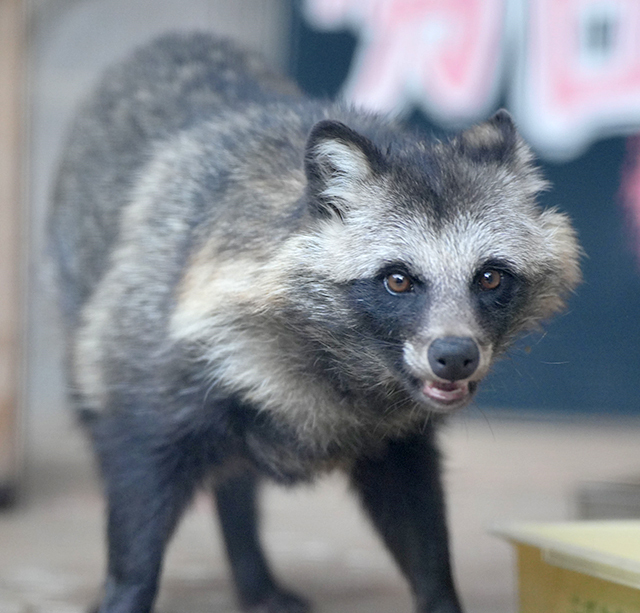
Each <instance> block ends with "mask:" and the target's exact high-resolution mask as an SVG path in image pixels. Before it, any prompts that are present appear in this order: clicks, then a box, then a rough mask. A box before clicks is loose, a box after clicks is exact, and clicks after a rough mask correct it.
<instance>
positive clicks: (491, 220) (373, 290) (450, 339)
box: [288, 111, 580, 412]
mask: <svg viewBox="0 0 640 613" xmlns="http://www.w3.org/2000/svg"><path fill="white" fill-rule="evenodd" d="M305 174H306V180H307V188H306V196H305V197H306V205H307V207H308V211H309V214H310V219H311V221H310V223H309V229H308V230H307V231H305V232H304V233H303V236H302V237H301V238H300V239H299V240H298V242H297V247H296V249H295V250H294V252H295V253H294V254H292V253H291V252H289V254H288V257H289V258H291V256H292V255H293V256H294V258H293V259H294V260H295V262H296V267H297V272H296V281H295V282H294V281H292V284H291V287H290V288H289V292H290V293H291V292H292V294H291V295H295V298H294V301H295V302H296V304H297V305H298V307H300V308H298V309H297V310H296V309H295V308H294V309H293V310H294V311H295V312H296V313H297V316H296V315H295V314H294V315H292V321H296V317H297V319H298V320H299V322H300V324H299V326H298V327H299V330H300V331H301V333H302V334H303V335H304V334H309V335H311V336H314V335H315V336H316V337H317V339H316V340H317V341H318V343H319V344H321V345H322V347H323V351H324V352H325V353H326V355H327V356H328V357H327V364H328V368H331V364H332V361H333V360H336V361H340V364H341V367H340V368H341V369H343V371H344V369H345V367H346V368H347V375H345V376H346V377H347V378H350V379H351V382H353V381H357V382H359V384H361V385H365V386H366V385H373V386H375V385H384V384H387V385H391V386H393V385H396V384H399V385H400V386H401V387H402V388H404V389H405V390H407V391H408V392H409V393H410V394H411V396H412V397H413V398H414V399H417V400H418V401H419V402H421V403H423V404H425V405H426V406H427V407H428V408H429V409H431V410H433V411H440V412H444V411H448V410H451V409H453V408H458V407H460V406H462V405H464V404H466V403H467V402H468V401H469V400H470V398H471V397H472V395H473V393H474V391H475V389H476V387H477V384H478V382H479V381H480V380H481V379H482V378H483V377H484V376H485V375H486V374H487V372H488V370H489V369H490V366H491V364H492V363H493V361H494V360H495V358H496V357H497V356H498V355H499V354H501V353H502V352H503V351H504V350H505V349H506V348H507V346H508V345H509V343H510V342H511V341H512V340H513V338H514V337H515V336H516V335H517V334H518V333H520V332H522V331H524V330H527V329H529V328H531V327H534V326H536V325H537V324H538V323H539V322H540V321H542V320H544V319H546V318H548V317H549V316H551V315H552V314H554V313H555V312H557V311H558V310H560V309H561V308H562V307H563V304H564V300H565V298H566V296H567V294H568V293H570V292H571V290H573V289H574V287H575V286H576V285H577V283H578V282H579V280H580V271H579V256H580V249H579V246H578V243H577V240H576V236H575V232H574V230H573V229H572V227H571V225H570V222H569V220H568V219H567V217H566V216H565V215H563V214H562V213H560V212H558V211H556V210H542V209H541V208H540V207H539V206H538V205H537V203H536V195H537V194H538V193H539V192H540V191H541V190H543V189H545V187H546V183H545V181H544V180H543V179H542V177H541V175H540V171H539V169H538V168H537V167H536V166H535V165H534V163H533V156H532V154H531V152H530V150H529V148H528V147H527V145H526V144H525V143H524V141H523V140H522V139H521V137H520V136H519V135H518V133H517V130H516V128H515V126H514V124H513V122H512V120H511V118H510V116H509V115H508V113H506V112H505V111H499V112H498V113H497V114H496V115H494V116H493V117H492V118H491V119H489V120H488V121H486V122H485V123H482V124H479V125H477V126H475V127H473V128H470V129H469V130H466V131H464V132H462V133H461V134H459V135H458V136H456V137H454V138H452V139H451V140H449V141H446V142H435V143H431V142H425V141H424V140H421V139H419V138H414V137H406V138H403V140H401V141H400V142H397V141H395V142H394V141H392V140H391V139H389V140H388V141H385V139H384V136H382V137H381V136H379V135H377V136H376V139H375V141H374V140H373V139H370V138H367V137H366V136H364V135H363V134H361V133H359V132H356V131H354V130H353V129H351V128H349V127H347V126H346V125H344V124H343V123H340V122H337V121H332V120H326V121H321V122H319V123H318V124H316V125H315V127H314V128H313V130H312V131H311V133H310V135H309V138H308V141H307V145H306V154H305ZM305 320H306V321H308V322H309V324H310V325H307V326H305V325H304V323H303V321H305ZM335 370H336V372H338V371H339V370H340V369H338V368H336V369H335ZM346 385H347V386H348V385H349V383H347V384H346Z"/></svg>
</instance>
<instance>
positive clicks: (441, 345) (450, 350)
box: [428, 336, 480, 381]
mask: <svg viewBox="0 0 640 613" xmlns="http://www.w3.org/2000/svg"><path fill="white" fill-rule="evenodd" d="M428 357H429V364H430V365H431V369H432V370H433V372H434V374H435V375H437V376H438V377H440V378H442V379H446V380H447V381H459V380H460V379H466V378H467V377H470V376H471V375H472V374H473V373H474V372H475V370H476V368H478V363H479V362H480V350H479V349H478V345H477V344H476V342H475V341H474V340H473V339H472V338H469V337H464V336H444V337H442V338H437V339H436V340H435V341H433V342H432V343H431V346H430V347H429V352H428Z"/></svg>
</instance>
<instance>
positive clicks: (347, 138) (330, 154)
mask: <svg viewBox="0 0 640 613" xmlns="http://www.w3.org/2000/svg"><path fill="white" fill-rule="evenodd" d="M381 163H382V154H381V153H380V151H379V150H378V148H377V147H376V146H375V145H374V144H373V143H372V142H371V141H370V140H369V139H368V138H366V137H365V136H362V135H361V134H358V132H355V131H354V130H352V129H351V128H349V127H348V126H346V125H344V124H343V123H341V122H339V121H334V120H329V119H328V120H323V121H319V122H318V123H317V124H316V125H315V126H314V127H313V129H312V130H311V133H310V134H309V138H308V139H307V145H306V150H305V156H304V169H305V174H306V177H307V196H308V199H309V206H310V207H311V208H312V213H314V214H315V215H320V216H333V215H337V216H338V217H339V218H341V219H343V218H344V216H345V215H346V213H347V212H348V210H349V208H350V205H351V204H352V203H354V201H355V195H356V194H357V191H358V189H359V187H360V185H361V184H362V183H363V182H365V181H366V180H367V179H368V178H370V177H371V176H372V175H373V174H374V172H375V171H376V170H378V169H379V167H380V166H381Z"/></svg>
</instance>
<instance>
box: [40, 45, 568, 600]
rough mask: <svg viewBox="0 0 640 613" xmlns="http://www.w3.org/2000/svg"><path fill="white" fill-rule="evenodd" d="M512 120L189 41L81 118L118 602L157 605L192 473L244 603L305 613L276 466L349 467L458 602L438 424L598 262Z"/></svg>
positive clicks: (76, 273) (74, 331)
mask: <svg viewBox="0 0 640 613" xmlns="http://www.w3.org/2000/svg"><path fill="white" fill-rule="evenodd" d="M544 187H545V182H544V181H543V179H542V178H541V176H540V173H539V171H538V170H537V168H536V167H535V166H534V165H533V162H532V155H531V153H530V151H529V149H528V148H527V146H526V145H525V144H524V142H523V141H522V140H521V138H520V137H519V135H518V134H517V132H516V129H515V127H514V125H513V122H512V121H511V119H510V117H509V115H508V114H507V113H506V112H504V111H500V112H498V113H497V114H496V115H495V116H493V117H492V118H491V119H490V120H488V121H487V122H485V123H482V124H480V125H478V126H476V127H473V128H471V129H468V130H466V131H464V132H462V133H461V134H459V135H457V136H455V137H453V138H451V139H450V140H447V141H445V142H440V141H436V142H431V141H429V140H426V139H425V138H424V137H423V136H420V135H416V134H414V133H412V132H409V131H407V130H405V129H403V128H402V127H400V126H399V125H396V123H394V122H393V121H392V120H387V119H385V118H382V117H379V116H376V115H372V114H367V113H363V112H361V111H358V110H354V109H353V108H349V107H348V106H345V105H341V104H332V103H328V102H317V101H312V100H308V99H306V98H304V97H302V96H301V95H299V94H298V92H297V91H296V89H295V87H294V86H293V85H291V84H290V83H289V82H288V81H286V80H285V79H283V78H281V77H279V76H277V75H276V74H273V73H272V72H270V71H269V70H268V69H267V68H265V66H264V65H263V64H262V63H261V62H260V61H259V60H258V59H256V58H255V57H253V56H252V55H250V54H246V53H244V52H242V51H239V50H237V49H235V48H234V47H233V45H231V44H229V43H227V42H223V41H218V40H216V39H214V38H212V37H209V36H208V35H204V34H197V35H170V36H165V37H163V38H161V39H159V40H157V41H155V42H154V43H152V44H151V45H150V46H148V47H146V48H143V49H141V50H139V51H138V52H137V53H135V54H134V55H133V57H132V58H130V59H129V60H128V61H126V62H124V63H123V64H121V65H119V66H116V67H115V68H113V69H112V70H111V71H110V72H108V74H107V75H106V77H105V78H104V80H103V81H102V83H101V85H100V86H99V87H98V89H97V91H96V92H95V93H94V95H93V96H92V97H91V98H90V99H89V100H88V101H87V102H86V104H85V105H84V107H83V108H82V109H81V111H80V113H79V115H78V117H77V119H76V121H75V124H74V126H73V130H72V133H71V136H70V139H69V141H68V144H67V147H66V150H65V153H64V157H63V160H62V166H61V170H60V174H59V178H58V182H57V186H56V192H55V202H54V206H53V212H52V217H51V220H50V221H51V233H52V247H53V249H54V251H55V255H56V259H57V263H58V268H59V279H60V286H61V301H62V308H63V312H64V317H65V320H66V327H67V336H68V340H69V352H68V355H69V376H70V385H71V389H72V394H73V399H74V402H75V405H76V407H77V408H78V409H79V411H80V413H81V415H82V416H83V423H84V424H85V425H86V428H87V429H88V431H89V432H90V435H91V438H92V441H93V444H94V447H95V451H96V454H97V458H98V461H99V466H100V469H101V473H102V477H103V480H104V486H105V492H106V498H107V507H108V522H107V533H108V544H109V558H108V577H107V580H106V587H105V593H104V598H103V601H102V604H101V607H100V611H101V612H102V613H116V612H117V613H125V612H126V613H133V612H136V613H141V612H143V611H149V610H150V609H151V608H152V605H153V601H154V596H155V594H156V589H157V586H158V580H159V574H160V570H161V565H162V557H163V552H164V549H165V546H166V544H167V541H168V540H169V538H170V536H171V534H172V532H173V529H174V527H175V526H176V523H177V522H178V520H179V518H180V516H181V514H182V512H183V510H184V508H185V506H186V505H187V504H188V503H189V501H190V499H191V498H192V495H193V493H194V490H195V489H196V488H197V487H199V486H204V485H207V487H210V488H211V489H212V490H213V492H214V493H215V501H216V504H217V510H218V513H219V516H220V521H221V526H222V531H223V534H224V539H225V544H226V548H227V552H228V556H229V560H230V564H231V568H232V572H233V576H234V579H235V585H236V588H237V593H238V597H239V600H240V603H241V605H242V606H243V607H244V608H245V609H247V610H250V611H264V612H269V613H276V612H277V613H284V612H288V613H292V612H298V611H306V610H307V605H306V604H305V602H304V601H303V600H302V599H301V598H299V597H297V596H296V595H294V594H292V593H289V592H287V591H286V590H284V589H282V588H281V587H280V585H279V584H278V583H277V581H276V580H275V579H274V577H273V575H272V573H271V571H270V569H269V566H268V564H267V562H266V559H265V556H264V554H263V551H262V548H261V546H260V541H259V535H258V525H257V524H258V522H257V515H258V513H257V509H256V488H257V485H258V483H259V481H260V480H262V479H263V478H270V479H273V480H275V481H277V482H279V483H284V484H295V483H299V482H308V481H310V480H312V479H314V477H316V476H317V475H319V474H322V473H324V472H326V471H328V470H331V469H340V470H342V471H344V472H345V473H346V474H347V475H348V477H349V478H350V481H351V483H352V485H353V488H354V490H355V491H356V492H357V494H358V495H359V497H360V498H361V500H362V503H363V506H364V508H365V509H366V511H367V512H368V514H369V515H370V517H371V520H372V522H373V524H374V525H375V527H376V528H377V530H378V531H379V533H380V535H381V537H382V539H383V540H384V542H385V544H386V545H387V547H388V549H389V550H390V552H391V554H392V555H393V557H394V558H395V560H396V562H397V563H398V565H399V567H400V569H401V570H402V572H403V573H404V575H405V577H406V579H407V581H408V583H409V585H410V586H411V589H412V591H413V595H414V597H415V610H416V611H419V612H422V613H426V612H430V613H454V612H459V611H461V608H460V605H459V602H458V599H457V596H456V593H455V590H454V586H453V581H452V578H451V572H450V564H449V553H448V544H447V530H446V525H445V511H444V505H443V494H442V487H441V484H440V477H439V469H438V453H437V450H436V444H435V443H436V441H435V438H436V434H435V429H436V427H437V425H438V422H439V421H440V420H441V418H442V416H443V415H446V414H448V413H451V412H452V411H454V410H456V409H459V408H460V407H462V406H464V405H466V404H467V403H468V402H469V401H470V400H471V398H472V397H473V395H474V393H475V391H476V388H477V386H478V383H479V382H480V381H481V379H482V378H483V377H484V376H485V375H486V373H487V371H488V370H489V368H490V367H491V364H492V362H493V361H494V360H495V358H496V357H497V356H499V355H500V354H501V353H502V352H503V351H504V350H505V348H506V347H507V346H508V344H509V343H510V341H511V340H512V339H513V338H514V335H516V334H517V333H519V332H521V331H522V330H525V329H527V328H530V327H531V326H533V325H535V324H536V323H537V322H539V321H540V320H541V319H544V318H546V317H548V316H549V315H551V314H552V313H554V312H556V311H558V310H559V309H560V308H561V307H562V305H563V299H564V298H565V297H566V295H567V293H568V292H570V291H571V290H572V289H573V287H574V286H575V285H576V283H577V282H578V279H579V269H578V250H579V249H578V246H577V243H576V238H575V235H574V232H573V230H572V229H571V226H570V224H569V222H568V220H567V218H566V217H565V216H564V215H562V214H560V213H558V212H556V211H554V210H544V211H543V210H541V209H540V208H539V207H538V206H537V205H536V202H535V199H536V194H537V192H539V191H540V190H541V189H543V188H544Z"/></svg>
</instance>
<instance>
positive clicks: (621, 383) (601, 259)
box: [290, 5, 640, 414]
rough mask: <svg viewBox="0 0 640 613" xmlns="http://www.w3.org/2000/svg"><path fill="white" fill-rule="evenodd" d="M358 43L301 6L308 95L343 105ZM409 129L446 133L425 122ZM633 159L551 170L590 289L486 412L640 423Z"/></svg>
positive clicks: (298, 69)
mask: <svg viewBox="0 0 640 613" xmlns="http://www.w3.org/2000/svg"><path fill="white" fill-rule="evenodd" d="M356 42H357V41H356V38H355V37H354V36H353V35H352V34H351V33H350V32H348V31H342V32H317V31H314V30H312V29H311V28H310V27H309V26H308V25H307V24H306V23H305V22H304V20H303V19H302V18H301V15H300V12H299V10H298V8H297V5H294V10H293V24H292V47H291V56H290V57H291V63H290V70H291V74H292V75H293V77H294V78H295V79H296V80H297V81H298V83H299V84H300V86H301V87H302V88H303V89H304V90H305V91H306V92H307V93H309V94H311V95H314V96H333V95H335V94H336V93H337V92H338V90H339V88H340V85H341V84H342V81H343V80H344V78H345V77H346V75H347V73H348V70H349V66H350V62H351V58H352V55H353V52H354V49H355V46H356ZM409 121H411V122H412V123H415V124H417V125H419V126H420V127H421V128H423V129H425V130H428V131H440V129H439V127H438V126H434V125H432V124H431V123H430V122H429V120H428V118H426V117H425V116H424V115H422V114H421V113H419V112H415V113H414V114H413V115H412V116H411V117H410V118H409ZM625 151H626V139H625V138H622V137H619V138H611V139H607V140H602V141H599V142H597V143H595V144H594V145H592V146H591V147H590V148H589V150H588V151H587V152H586V153H585V154H584V155H582V156H581V157H580V158H578V159H576V160H573V161H571V162H568V163H558V164H556V163H548V162H542V163H541V165H542V167H543V169H544V172H545V174H546V176H547V178H548V179H550V180H551V182H552V184H553V189H552V191H550V192H549V193H546V194H544V195H543V196H542V198H541V201H542V203H543V205H546V206H559V207H560V208H561V209H562V210H564V211H566V212H568V213H569V214H570V215H571V217H572V218H573V220H574V222H575V225H576V227H577V228H578V232H579V235H580V240H581V242H582V245H583V247H584V250H585V252H586V257H585V259H584V261H583V270H584V277H585V281H584V283H583V284H582V286H581V287H580V288H579V289H578V291H577V293H576V294H575V296H574V297H573V298H572V299H571V301H570V303H569V309H568V310H567V311H566V312H565V313H563V314H562V315H561V316H560V317H558V318H557V319H556V320H554V321H553V322H550V323H549V324H548V325H547V326H545V330H544V332H543V333H541V334H532V335H530V336H528V337H527V338H525V339H522V341H521V342H519V343H518V344H517V345H516V346H515V347H514V348H513V349H512V351H510V353H509V355H508V356H507V358H506V359H504V360H503V361H502V362H500V363H499V364H498V365H497V366H496V368H495V372H494V373H493V374H492V375H491V376H490V377H488V379H487V380H486V382H485V383H484V385H483V389H482V391H481V393H480V395H479V397H478V401H477V404H478V405H479V406H480V407H510V408H520V409H527V410H563V411H573V412H579V411H581V412H591V413H595V412H602V413H621V414H624V413H640V264H639V262H638V260H637V258H636V255H635V251H634V249H635V248H634V246H633V235H632V232H631V231H630V229H629V223H628V219H626V217H625V214H624V209H623V207H622V205H621V202H620V197H619V190H620V181H621V171H622V166H623V162H624V157H625Z"/></svg>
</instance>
